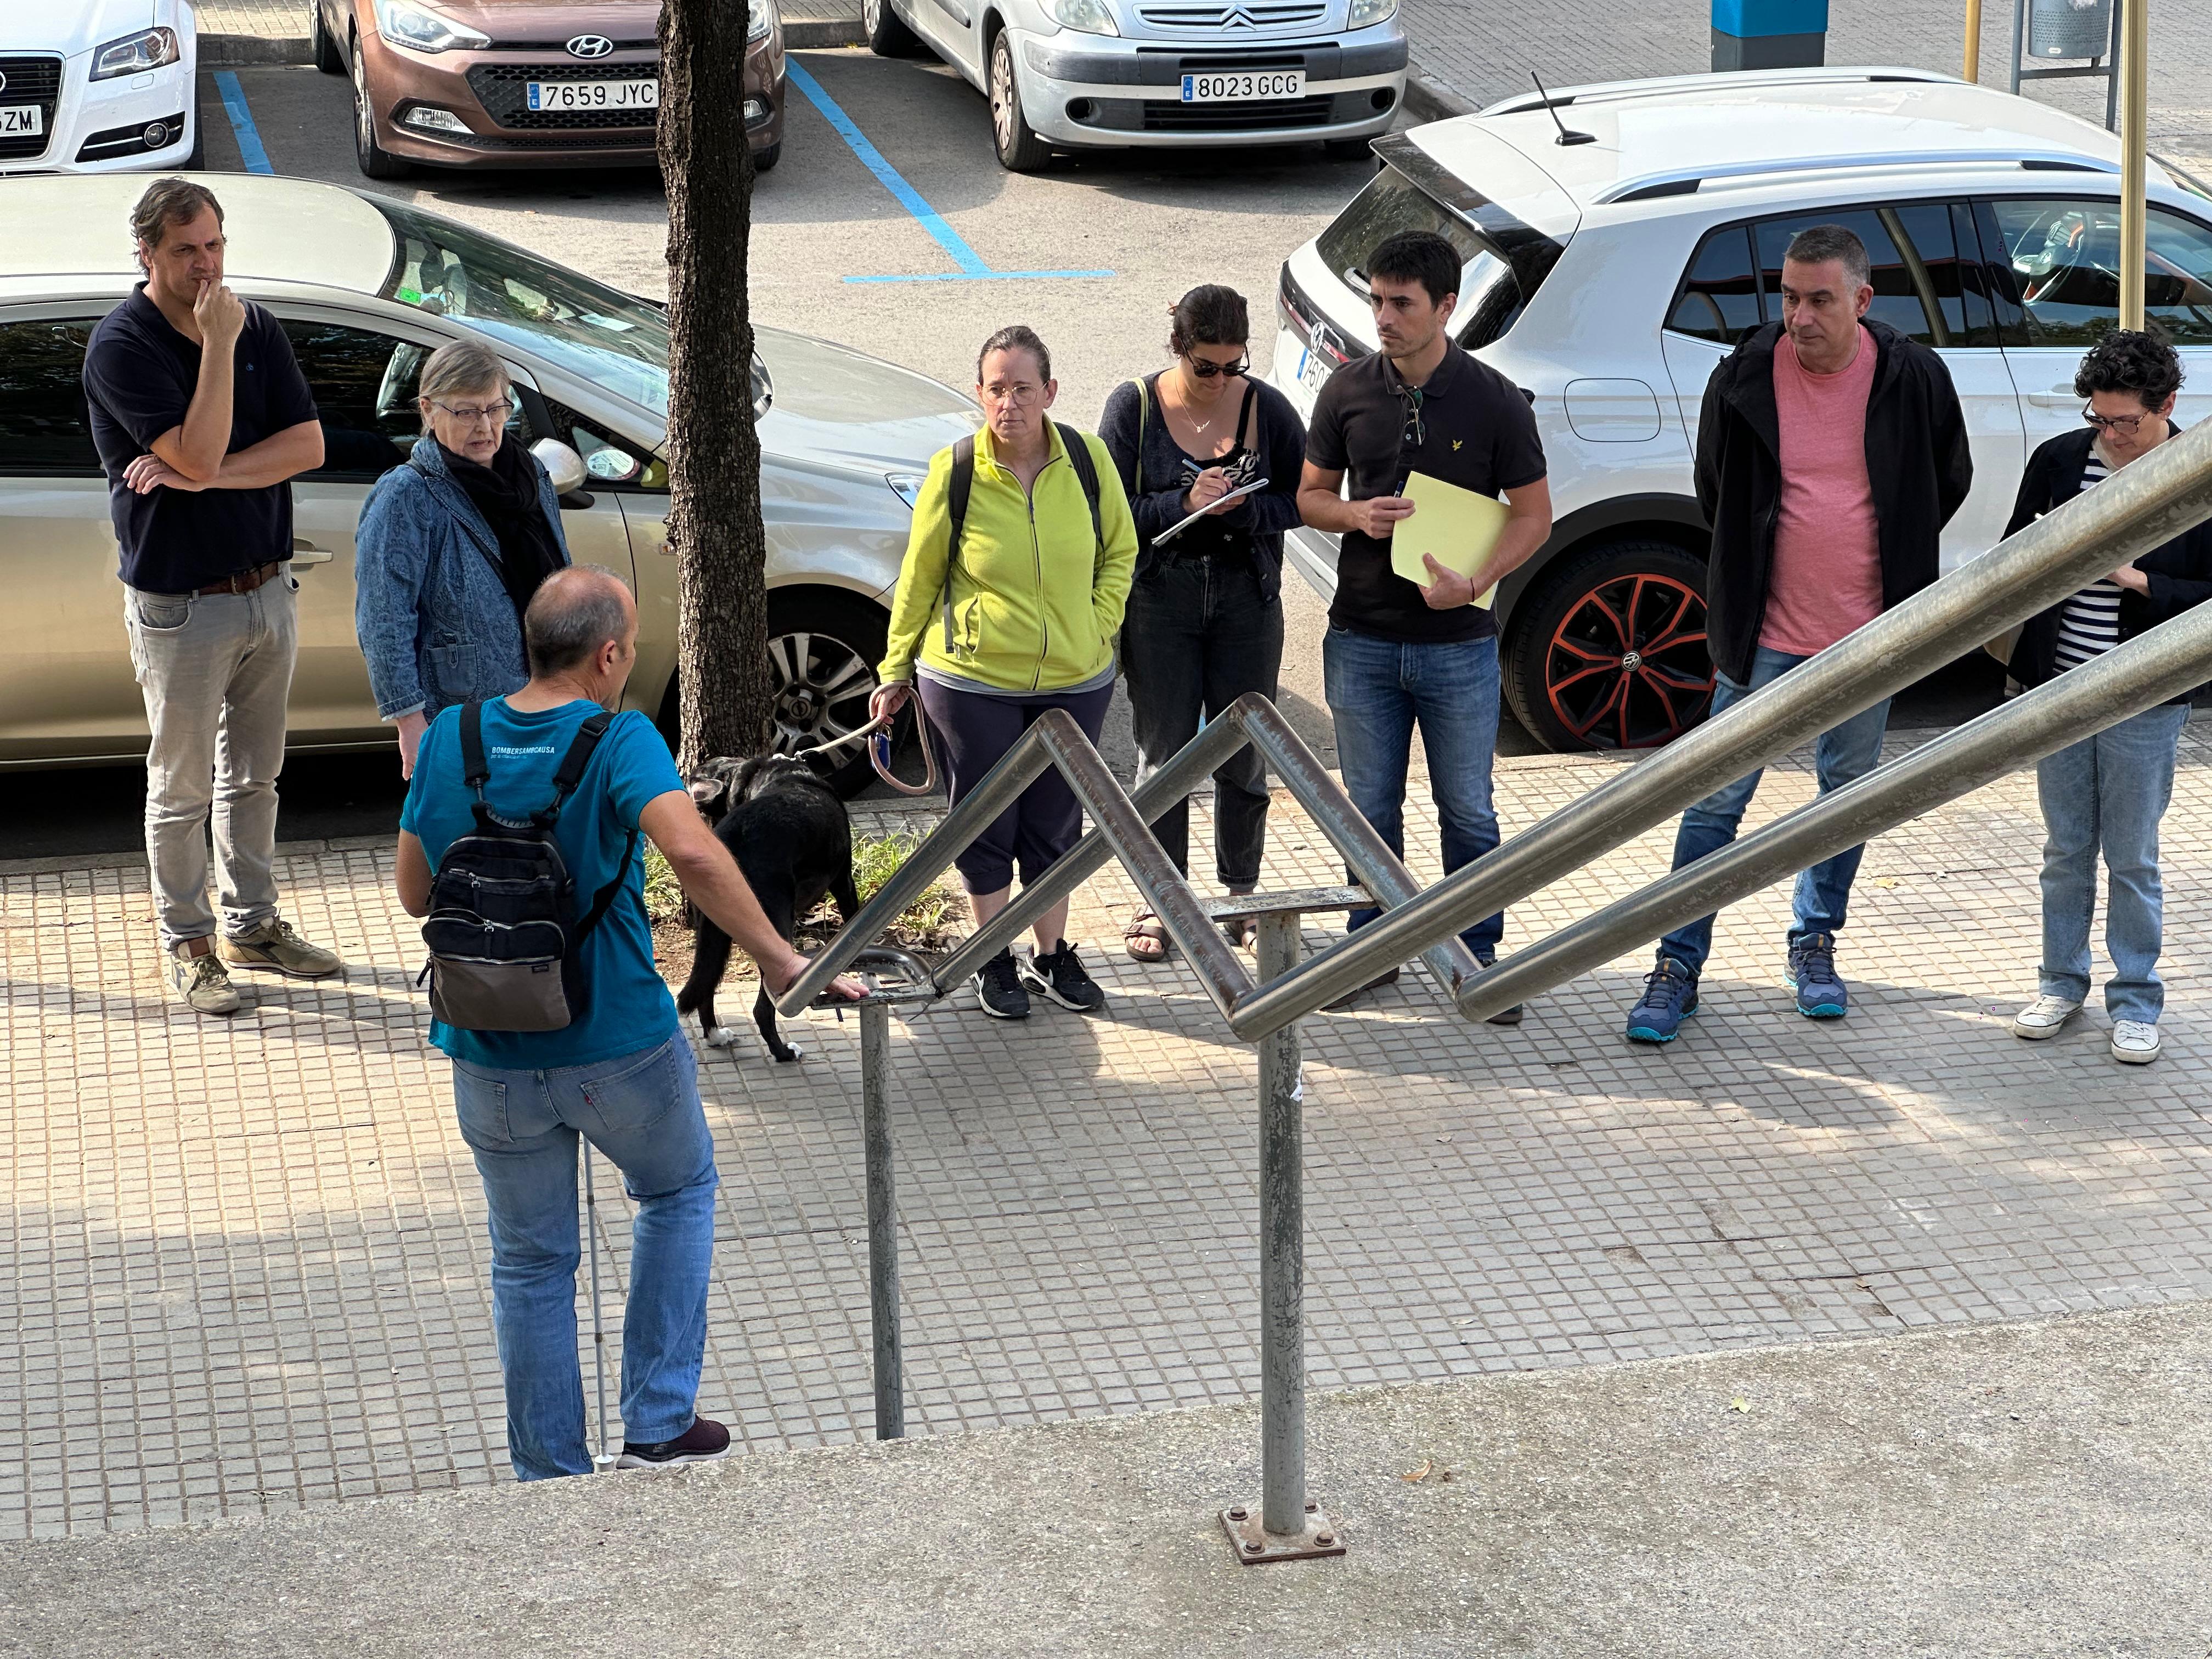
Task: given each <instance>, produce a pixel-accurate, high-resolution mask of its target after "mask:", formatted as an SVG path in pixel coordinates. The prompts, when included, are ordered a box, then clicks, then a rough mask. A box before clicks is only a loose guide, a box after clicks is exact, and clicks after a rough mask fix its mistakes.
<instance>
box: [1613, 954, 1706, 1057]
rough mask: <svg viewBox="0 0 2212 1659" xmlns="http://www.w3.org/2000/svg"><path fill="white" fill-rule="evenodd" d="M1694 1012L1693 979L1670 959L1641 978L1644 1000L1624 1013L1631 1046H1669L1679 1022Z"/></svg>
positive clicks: (1695, 988) (1695, 982) (1695, 990)
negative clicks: (1650, 1044) (1656, 1043)
mask: <svg viewBox="0 0 2212 1659" xmlns="http://www.w3.org/2000/svg"><path fill="white" fill-rule="evenodd" d="M1696 1012H1698V979H1697V975H1694V974H1692V973H1691V972H1690V970H1689V969H1686V968H1685V967H1683V966H1682V964H1681V963H1679V962H1677V961H1675V960H1674V957H1660V958H1659V965H1658V966H1657V967H1656V968H1654V969H1652V970H1651V971H1650V973H1648V974H1646V975H1644V1000H1643V1001H1641V1002H1639V1003H1638V1004H1637V1005H1636V1006H1634V1007H1633V1008H1632V1009H1630V1010H1629V1011H1628V1040H1629V1041H1630V1042H1673V1041H1674V1034H1675V1033H1676V1032H1677V1031H1679V1030H1681V1029H1682V1022H1683V1021H1684V1020H1686V1019H1687V1018H1689V1017H1690V1016H1691V1015H1692V1014H1694V1013H1696Z"/></svg>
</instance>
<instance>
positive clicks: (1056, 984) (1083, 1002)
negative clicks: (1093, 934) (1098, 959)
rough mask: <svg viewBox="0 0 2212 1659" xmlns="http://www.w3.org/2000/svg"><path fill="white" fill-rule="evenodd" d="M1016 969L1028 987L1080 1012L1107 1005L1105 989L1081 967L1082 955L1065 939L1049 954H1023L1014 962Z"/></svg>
mask: <svg viewBox="0 0 2212 1659" xmlns="http://www.w3.org/2000/svg"><path fill="white" fill-rule="evenodd" d="M1016 972H1017V973H1018V974H1019V975H1020V976H1021V981H1022V984H1023V985H1024V987H1026V988H1027V989H1029V990H1031V991H1034V992H1036V994H1038V995H1039V996H1047V997H1050V998H1051V999H1052V1000H1054V1002H1056V1003H1058V1004H1059V1005H1060V1006H1061V1007H1063V1008H1073V1009H1074V1010H1075V1012H1077V1013H1079V1014H1091V1013H1096V1012H1097V1011H1098V1010H1099V1009H1101V1008H1103V1007H1104V1006H1106V993H1105V992H1103V991H1102V990H1100V989H1099V988H1098V982H1097V981H1096V980H1094V979H1092V978H1091V975H1088V974H1086V973H1085V972H1084V971H1083V960H1082V958H1081V957H1078V956H1077V955H1076V954H1075V947H1074V946H1073V945H1070V944H1069V943H1068V942H1067V941H1066V939H1062V940H1060V949H1058V950H1057V951H1053V952H1052V953H1051V954H1050V955H1048V956H1042V957H1023V958H1022V959H1021V961H1020V962H1019V963H1017V964H1016ZM1024 1006H1026V1005H1024Z"/></svg>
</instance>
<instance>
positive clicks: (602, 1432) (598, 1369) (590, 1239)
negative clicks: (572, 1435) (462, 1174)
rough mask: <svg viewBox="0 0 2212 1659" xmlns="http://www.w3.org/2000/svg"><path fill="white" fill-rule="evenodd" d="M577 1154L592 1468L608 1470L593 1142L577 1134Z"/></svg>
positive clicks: (604, 1344)
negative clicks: (595, 1403)
mask: <svg viewBox="0 0 2212 1659" xmlns="http://www.w3.org/2000/svg"><path fill="white" fill-rule="evenodd" d="M576 1151H577V1152H578V1154H579V1155H580V1157H581V1158H582V1159H583V1162H584V1237H585V1239H586V1243H587V1244H588V1246H589V1248H590V1250H591V1254H592V1377H593V1378H594V1380H595V1381H596V1383H597V1385H598V1388H599V1448H598V1449H597V1450H595V1451H593V1452H592V1468H594V1469H605V1468H611V1467H612V1466H613V1464H614V1461H615V1454H614V1453H613V1452H612V1451H611V1450H609V1449H608V1446H609V1441H608V1439H607V1334H606V1331H605V1328H603V1327H602V1325H601V1324H600V1322H599V1195H598V1194H596V1193H594V1192H593V1191H592V1143H591V1142H590V1141H588V1140H586V1139H584V1137H583V1136H581V1135H578V1136H577V1137H576Z"/></svg>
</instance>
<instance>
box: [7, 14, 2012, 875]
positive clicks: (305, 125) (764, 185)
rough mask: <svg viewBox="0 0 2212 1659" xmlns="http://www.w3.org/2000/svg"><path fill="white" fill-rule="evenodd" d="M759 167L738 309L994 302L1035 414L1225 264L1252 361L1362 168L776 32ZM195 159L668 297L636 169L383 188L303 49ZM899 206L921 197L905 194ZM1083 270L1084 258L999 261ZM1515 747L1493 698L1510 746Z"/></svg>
mask: <svg viewBox="0 0 2212 1659" xmlns="http://www.w3.org/2000/svg"><path fill="white" fill-rule="evenodd" d="M790 61H791V63H792V64H793V66H794V69H795V70H796V71H797V72H796V73H795V74H794V76H793V84H792V87H791V89H790V92H789V94H788V103H787V126H786V137H785V143H784V149H783V155H782V159H781V165H779V166H778V167H776V168H775V170H774V171H773V172H771V173H764V174H763V175H761V176H760V178H759V180H758V183H757V188H756V190H755V192H754V198H753V235H752V244H751V278H752V282H751V291H752V296H753V304H754V307H755V311H754V315H755V319H756V320H757V321H759V322H762V323H766V324H770V325H776V326H780V327H783V328H789V329H794V330H798V331H803V332H805V333H810V334H817V335H822V336H824V337H829V338H830V339H834V340H836V341H838V342H840V343H844V344H847V345H850V346H854V347H855V348H857V349H862V350H866V351H868V352H871V353H873V354H875V355H877V356H882V357H884V358H888V359H890V361H892V362H898V363H901V364H903V365H905V366H907V367H908V368H915V369H918V370H920V371H921V372H922V373H924V374H930V375H932V376H934V377H935V378H937V379H939V380H945V381H946V382H948V383H950V384H951V385H954V386H962V387H965V386H969V385H970V384H972V382H973V378H974V357H973V355H972V354H973V352H974V349H975V344H976V343H977V342H979V341H981V339H982V338H983V337H985V336H986V335H987V334H988V333H989V332H990V331H992V330H993V329H994V328H997V327H999V326H1001V325H1004V324H1006V323H1010V322H1017V321H1019V322H1026V323H1029V324H1030V325H1032V326H1034V327H1036V329H1037V331H1039V332H1040V333H1041V334H1042V335H1043V337H1045V339H1046V341H1047V342H1048V343H1049V344H1050V345H1051V346H1052V347H1053V349H1054V369H1055V372H1056V373H1057V374H1058V377H1059V380H1060V401H1059V403H1058V405H1057V412H1058V413H1059V414H1060V415H1061V416H1063V417H1064V418H1066V419H1068V420H1071V421H1073V422H1076V423H1078V424H1085V425H1087V424H1090V423H1092V422H1095V420H1096V418H1097V412H1098V410H1099V407H1100V405H1101V404H1103V401H1104V399H1105V397H1106V395H1107V393H1108V392H1110V391H1111V390H1112V389H1113V387H1114V386H1115V385H1116V384H1118V383H1119V382H1120V381H1121V380H1125V379H1127V378H1128V377H1129V376H1131V375H1133V374H1140V373H1145V372H1147V371H1149V370H1151V369H1152V368H1158V367H1159V366H1160V364H1161V363H1162V362H1163V361H1164V356H1165V351H1166V348H1165V335H1166V328H1167V315H1166V313H1167V310H1168V307H1169V306H1170V304H1171V303H1172V301H1174V300H1175V298H1176V296H1177V295H1180V294H1182V292H1183V291H1184V290H1185V289H1188V288H1190V287H1191V286H1193V285H1194V284H1195V283H1201V282H1225V283H1231V285H1233V286H1235V287H1237V289H1241V290H1242V291H1243V293H1244V294H1245V295H1247V296H1248V298H1249V300H1250V301H1251V302H1252V310H1253V342H1252V348H1253V359H1254V364H1255V369H1257V370H1259V371H1260V372H1262V373H1264V372H1265V371H1266V370H1267V368H1268V366H1269V359H1270V357H1271V356H1272V353H1273V340H1274V330H1273V326H1272V324H1271V320H1270V319H1271V318H1272V315H1273V294H1274V289H1275V282H1276V276H1277V272H1278V270H1279V266H1280V264H1281V263H1282V260H1283V259H1284V258H1285V256H1286V255H1287V254H1288V253H1289V252H1291V249H1293V248H1295V247H1296V246H1298V245H1299V244H1300V243H1301V242H1303V241H1304V240H1306V239H1307V238H1308V237H1310V236H1311V235H1313V234H1316V232H1317V231H1318V230H1319V229H1320V228H1322V226H1323V225H1324V224H1326V223H1327V222H1328V220H1329V219H1330V218H1331V217H1332V216H1334V214H1335V213H1336V211H1337V210H1338V209H1340V207H1341V206H1342V205H1343V204H1344V203H1345V202H1346V200H1347V199H1348V198H1349V197H1351V196H1352V194H1353V193H1354V192H1355V191H1358V188H1359V186H1360V185H1361V184H1362V183H1363V182H1364V179H1366V178H1367V177H1368V175H1369V173H1370V167H1369V166H1368V164H1366V163H1364V162H1357V161H1328V160H1327V159H1326V158H1325V157H1324V156H1323V155H1322V153H1321V151H1320V150H1319V149H1317V148H1314V147H1297V148H1288V149H1236V150H1213V151H1184V152H1164V153H1152V152H1127V153H1113V152H1102V153H1099V154H1097V155H1085V156H1077V157H1072V158H1069V159H1067V160H1065V161H1062V162H1061V163H1060V165H1059V166H1058V167H1054V169H1053V170H1052V171H1050V172H1048V173H1042V174H1032V175H1022V174H1015V173H1007V172H1006V171H1004V170H1003V169H1001V168H1000V167H999V166H998V164H997V162H996V161H994V159H993V157H992V155H991V148H990V134H989V128H988V120H989V117H988V112H987V107H986V106H985V104H984V101H983V100H982V98H981V95H980V94H978V93H976V92H975V89H974V88H971V87H969V85H968V84H967V83H966V82H963V81H962V80H961V79H960V78H959V77H958V76H957V75H955V74H954V73H953V71H952V70H950V69H948V68H946V67H945V66H944V65H943V64H937V63H935V62H933V61H931V60H927V59H921V60H916V59H905V60H890V59H884V58H876V57H874V56H873V55H872V54H871V53H869V52H864V51H823V52H794V53H793V54H792V55H791V58H790ZM202 79H203V88H202V99H201V106H202V112H203V115H204V118H205V119H206V122H207V161H208V165H209V167H210V168H212V169H215V170H218V171H247V170H261V169H264V168H265V169H267V170H270V171H273V172H276V173H283V174H289V175H292V176H295V177H301V178H307V179H321V180H325V181H327V182H330V183H333V184H340V185H347V186H349V187H351V188H356V189H365V190H368V191H376V192H379V193H382V194H386V195H391V196H393V197H398V198H399V199H402V200H406V201H410V202H414V203H416V204H420V205H422V206H423V207H425V208H428V209H430V210H434V211H436V212H440V213H443V214H447V215H449V216H452V217H453V218H456V219H459V220H462V221H464V222H468V223H471V224H473V225H477V226H478V227H481V228H483V229H485V230H487V231H490V232H492V233H494V234H498V235H501V236H503V237H506V238H507V239H509V240H513V241H515V242H518V243H520V244H521V245H523V246H526V247H529V248H532V249H533V250H535V251H537V252H541V253H544V254H545V255H547V256H548V257H550V258H556V259H559V260H562V261H563V262H564V263H567V264H572V265H574V266H576V267H577V268H579V269H580V270H584V271H586V272H587V273H589V274H590V275H592V276H597V277H599V278H600V279H601V280H603V281H606V282H610V283H614V284H616V285H617V286H619V287H622V288H624V289H629V290H631V291H634V292H636V293H641V294H647V295H655V296H659V295H664V294H665V292H666V272H665V264H664V252H665V239H666V228H667V206H666V198H665V195H664V192H663V189H662V185H661V181H660V178H659V173H658V172H657V171H656V170H655V169H653V168H651V167H639V168H629V169H621V170H575V171H561V172H552V171H535V172H519V173H492V172H483V173H476V172H469V173H461V172H434V171H419V172H418V173H416V175H414V176H413V177H410V178H408V179H399V180H395V181H392V182H378V181H374V180H370V179H364V178H363V177H362V175H361V173H360V172H359V171H358V170H357V168H356V167H355V165H354V158H353V147H352V135H351V125H350V123H351V109H352V104H351V93H350V88H349V84H348V82H346V81H345V79H344V78H343V77H342V76H326V75H323V74H320V73H319V72H317V71H316V70H313V69H311V68H305V67H272V68H261V69H254V68H248V69H238V70H222V71H218V72H216V73H214V74H210V75H208V76H203V77H202ZM917 204H918V205H917ZM1066 271H1079V272H1101V273H1104V274H1102V275H1079V276H1067V275H1036V274H1027V275H1024V274H1006V273H1037V272H1066ZM1285 597H1286V611H1287V614H1286V618H1285V620H1286V629H1285V633H1286V647H1285V661H1284V667H1283V679H1282V690H1283V696H1282V699H1281V701H1282V702H1283V705H1284V707H1285V710H1286V711H1287V712H1288V713H1289V714H1291V717H1292V719H1293V720H1296V721H1297V724H1298V725H1299V726H1300V728H1301V730H1302V731H1303V732H1304V735H1305V737H1306V738H1307V740H1308V742H1310V744H1313V746H1314V747H1315V748H1316V750H1317V751H1319V752H1320V753H1321V754H1322V757H1323V758H1324V759H1325V760H1333V758H1334V740H1333V734H1332V732H1331V731H1330V728H1329V722H1328V713H1327V710H1326V708H1325V706H1324V704H1323V702H1322V683H1321V637H1322V629H1323V627H1324V625H1325V623H1324V607H1323V606H1322V603H1321V602H1320V601H1319V599H1317V598H1316V596H1315V595H1314V594H1313V593H1312V592H1310V590H1309V589H1307V588H1306V587H1305V586H1304V584H1303V583H1301V582H1299V581H1297V580H1295V579H1293V580H1291V581H1289V582H1286V583H1285ZM1996 690H1997V685H1996V673H1995V669H1994V665H1986V664H1981V663H1974V662H1970V663H1968V664H1966V665H1961V666H1960V667H1959V668H1958V669H1955V670H1953V671H1948V672H1947V673H1946V674H1945V675H1942V676H1939V677H1938V678H1936V680H1934V681H1931V682H1930V683H1929V684H1927V685H1924V686H1923V687H1920V688H1917V689H1916V690H1915V691H1913V692H1911V693H1908V694H1907V695H1906V696H1904V697H1902V698H1900V699H1899V712H1898V715H1897V718H1898V720H1899V723H1900V724H1904V725H1913V726H1929V725H1948V724H1950V723H1952V722H1953V721H1954V720H1958V719H1960V718H1963V717H1965V716H1966V715H1968V714H1972V713H1975V712H1978V711H1979V709H1981V708H1984V707H1986V706H1988V704H1989V703H1990V702H1991V701H1992V700H1993V699H1994V697H1995V696H1996ZM1107 747H1108V750H1109V757H1110V758H1112V759H1114V760H1115V762H1116V763H1117V769H1120V770H1121V771H1122V772H1123V773H1124V775H1127V773H1128V772H1129V770H1130V769H1131V768H1132V766H1133V750H1132V748H1131V745H1130V743H1129V740H1128V729H1127V715H1126V709H1125V708H1122V707H1121V705H1120V703H1119V702H1118V700H1117V706H1116V712H1115V716H1114V717H1113V718H1112V720H1110V721H1109V726H1108V732H1107ZM1534 747H1535V745H1534V744H1533V742H1532V741H1531V740H1530V739H1529V738H1528V737H1527V736H1526V735H1525V734H1524V733H1522V732H1520V731H1519V730H1518V728H1517V727H1516V726H1513V724H1512V722H1511V720H1510V717H1508V718H1507V720H1506V721H1505V724H1504V729H1503V730H1502V731H1501V732H1500V734H1499V748H1500V750H1501V752H1504V753H1507V754H1526V753H1529V752H1532V751H1533V750H1534ZM397 771H398V769H397V768H396V766H395V767H393V768H392V769H391V770H390V772H389V773H386V772H385V771H384V770H383V769H381V768H379V767H377V766H374V765H370V766H366V767H364V766H362V765H361V764H360V763H358V762H357V761H352V760H324V761H318V760H316V759H314V758H313V757H301V758H299V759H297V760H295V761H294V762H293V763H291V766H290V768H289V770H288V772H287V775H286V777H285V780H284V786H283V788H284V798H283V818H282V821H281V824H280V829H279V834H280V835H281V836H283V838H285V839H287V840H299V839H319V838H322V837H325V836H342V835H354V834H368V833H380V832H382V831H384V830H386V829H389V828H391V826H392V823H393V822H394V821H395V818H396V816H397V811H398V799H399V795H400V785H399V782H398V775H397ZM52 799H55V800H56V801H57V802H58V805H56V807H55V809H54V810H53V811H51V812H47V813H42V814H40V815H39V817H38V818H37V820H36V821H35V822H15V823H8V824H5V825H0V858H14V857H28V856H40V855H45V854H55V853H62V852H71V851H88V852H94V851H125V850H128V849H130V848H132V847H135V846H137V844H138V837H139V833H140V832H139V827H138V820H139V813H140V805H141V802H142V800H143V790H142V787H141V779H140V776H139V774H138V772H137V769H106V770H102V771H99V772H88V773H79V774H76V775H72V776H71V777H70V780H69V781H68V785H67V787H66V788H61V789H56V790H54V791H52Z"/></svg>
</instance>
